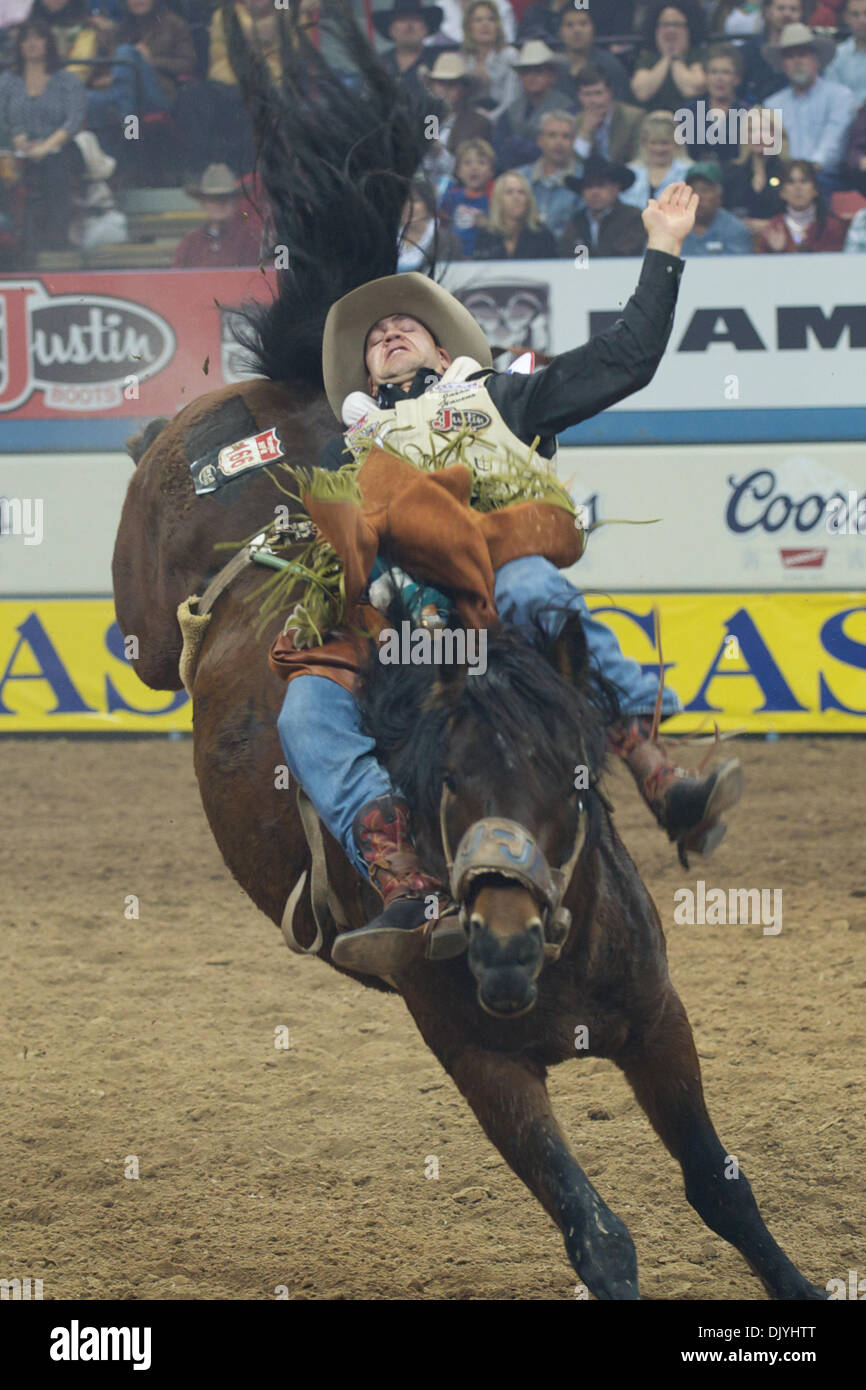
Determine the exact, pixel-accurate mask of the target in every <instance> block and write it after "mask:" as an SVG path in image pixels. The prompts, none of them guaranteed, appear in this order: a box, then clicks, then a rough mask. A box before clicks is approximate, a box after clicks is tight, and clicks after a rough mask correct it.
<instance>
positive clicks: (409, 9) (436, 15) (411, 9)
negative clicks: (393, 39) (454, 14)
mask: <svg viewBox="0 0 866 1390" xmlns="http://www.w3.org/2000/svg"><path fill="white" fill-rule="evenodd" d="M444 18H445V15H444V12H443V11H442V10H440V8H439V6H438V5H422V4H421V0H394V3H393V5H392V6H391V8H390V10H376V11H375V13H374V14H373V24H374V26H375V28H376V29H377V30H378V32H379V33H380V34H381V35H382V38H383V39H387V38H390V35H389V33H388V30H389V29H390V28H391V25H392V24H393V23H394V20H395V19H423V21H424V23H425V24H426V25H427V33H428V34H435V33H436V30H437V29H438V28H439V26H440V24H441V23H442V20H443V19H444Z"/></svg>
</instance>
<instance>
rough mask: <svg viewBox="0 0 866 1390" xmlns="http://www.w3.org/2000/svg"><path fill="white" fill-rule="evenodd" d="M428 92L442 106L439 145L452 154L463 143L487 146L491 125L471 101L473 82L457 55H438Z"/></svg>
mask: <svg viewBox="0 0 866 1390" xmlns="http://www.w3.org/2000/svg"><path fill="white" fill-rule="evenodd" d="M427 86H428V88H429V90H430V92H431V93H432V94H433V96H434V97H436V98H437V100H438V101H440V102H441V103H442V107H443V111H444V114H442V115H440V116H439V142H440V144H442V145H444V146H445V148H446V149H447V150H450V151H451V153H452V154H455V155H456V153H457V150H458V148H459V146H460V145H462V144H463V142H464V141H465V140H486V141H487V142H488V143H489V142H490V137H491V132H492V130H493V124H492V122H491V120H490V117H489V116H485V115H484V113H483V112H481V111H478V110H477V109H476V107H475V106H474V105H473V102H472V97H473V93H474V91H475V90H476V83H475V79H474V78H473V77H472V76H471V74H470V73H469V72H468V71H467V68H466V64H465V63H464V61H463V59H462V57H461V56H460V54H459V53H440V54H439V55H438V57H437V59H436V62H435V63H434V64H433V67H432V69H431V70H430V75H429V77H428V78H427Z"/></svg>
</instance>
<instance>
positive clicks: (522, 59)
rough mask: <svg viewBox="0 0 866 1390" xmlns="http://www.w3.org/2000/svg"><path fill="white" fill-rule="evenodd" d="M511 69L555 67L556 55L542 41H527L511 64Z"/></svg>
mask: <svg viewBox="0 0 866 1390" xmlns="http://www.w3.org/2000/svg"><path fill="white" fill-rule="evenodd" d="M511 66H512V67H513V68H544V67H548V66H550V67H556V54H555V53H554V52H553V49H552V48H548V46H547V44H546V43H545V42H544V39H529V40H528V41H527V42H526V43H525V44H524V45H523V47H522V48H521V50H520V53H519V55H518V57H517V58H515V59H514V60H513V62H512V64H511Z"/></svg>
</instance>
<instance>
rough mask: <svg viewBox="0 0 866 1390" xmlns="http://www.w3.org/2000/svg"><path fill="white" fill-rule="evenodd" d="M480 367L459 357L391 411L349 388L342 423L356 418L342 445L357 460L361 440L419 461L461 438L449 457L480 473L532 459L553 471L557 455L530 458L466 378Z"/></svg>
mask: <svg viewBox="0 0 866 1390" xmlns="http://www.w3.org/2000/svg"><path fill="white" fill-rule="evenodd" d="M481 370H482V368H481V365H480V363H478V362H476V361H475V360H474V359H473V358H471V357H458V358H457V359H456V361H454V362H452V363H451V365H450V367H449V368H448V370H447V371H446V372H445V374H444V376H443V377H442V378H441V379H440V380H438V381H436V382H435V383H434V384H433V385H432V386H430V387H428V389H427V390H426V391H425V392H424V394H423V395H421V396H414V397H409V396H406V397H405V398H404V399H402V400H398V401H397V404H396V405H395V406H394V407H393V408H392V409H389V410H382V409H380V408H379V406H377V405H376V403H375V401H374V400H373V399H372V397H370V396H364V395H363V393H361V392H355V393H353V394H352V395H351V396H348V397H347V398H346V401H345V403H344V406H343V419H344V422H347V421H349V420H351V419H352V418H353V417H355V422H354V423H352V424H350V425H349V428H348V429H347V431H346V434H345V440H346V447H347V448H348V449H349V450H350V451H351V453H352V454H353V455H354V457H355V458H356V459H360V458H362V457H363V456H364V451H363V448H362V445H363V444H364V443H365V442H366V441H367V440H372V441H373V442H375V443H378V444H381V445H382V447H383V448H385V449H390V450H391V451H392V452H394V453H398V454H401V455H402V456H403V457H404V458H408V459H409V460H410V461H412V462H414V461H416V460H417V461H419V462H420V460H421V459H422V458H426V459H429V458H430V456H431V454H442V453H444V452H445V451H446V450H447V449H448V446H449V445H450V444H452V443H454V442H455V441H458V440H459V443H458V444H457V447H456V448H455V449H454V451H453V453H451V454H449V456H448V458H449V462H453V463H469V464H471V465H472V466H473V467H474V468H476V469H477V470H478V472H479V473H495V472H497V471H501V470H502V469H504V468H509V467H511V468H513V467H514V465H515V464H528V463H530V461H531V462H532V465H533V466H534V467H535V468H537V469H540V470H541V471H542V472H551V473H553V472H554V469H555V456H554V458H553V459H549V460H548V459H546V458H541V457H539V455H538V454H536V455H535V456H534V457H533V455H532V450H531V448H530V446H529V445H528V444H524V442H523V440H522V439H518V437H517V435H516V434H514V433H513V432H512V431H511V430H510V429H509V427H508V425H506V423H505V421H504V420H503V418H502V416H501V415H500V413H499V411H498V410H497V408H496V406H495V405H494V403H493V400H492V399H491V397H490V394H489V392H488V390H487V387H486V385H485V381H484V380H481V381H467V379H466V378H467V377H470V376H472V375H473V374H474V373H475V372H480V371H481ZM362 410H363V412H364V413H363V414H361V415H360V418H357V416H358V414H359V413H360V411H362Z"/></svg>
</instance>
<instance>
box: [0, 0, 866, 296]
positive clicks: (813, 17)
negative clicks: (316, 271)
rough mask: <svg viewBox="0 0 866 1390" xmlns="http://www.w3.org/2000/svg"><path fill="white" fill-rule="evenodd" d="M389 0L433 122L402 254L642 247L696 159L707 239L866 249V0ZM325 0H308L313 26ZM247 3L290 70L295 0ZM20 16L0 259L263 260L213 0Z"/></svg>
mask: <svg viewBox="0 0 866 1390" xmlns="http://www.w3.org/2000/svg"><path fill="white" fill-rule="evenodd" d="M379 5H380V7H379V8H376V9H374V10H373V14H372V27H373V30H374V34H375V41H376V44H377V47H378V48H379V49H380V51H381V54H382V57H383V61H384V62H385V64H386V66H387V67H388V68H389V69H390V71H391V72H392V73H393V74H394V75H395V77H397V79H398V80H399V81H400V83H401V84H402V85H403V86H404V88H405V90H406V92H407V95H408V97H409V98H410V100H411V102H412V105H413V108H414V110H415V111H416V113H417V118H418V119H419V120H421V121H423V122H424V130H425V134H426V135H427V137H428V144H429V149H428V152H427V154H426V156H425V158H424V160H423V163H422V166H421V168H420V169H419V171H418V177H417V180H416V182H415V184H414V185H413V188H412V190H411V194H410V196H409V198H408V200H407V204H406V210H405V226H404V231H403V237H402V245H401V252H400V268H401V269H424V268H426V267H427V265H428V264H429V259H430V256H431V254H432V250H433V247H434V243H435V245H436V248H437V252H438V256H439V258H440V259H452V260H453V259H458V260H459V259H473V260H489V259H516V260H525V259H539V258H550V257H558V256H561V257H572V258H573V257H575V256H633V255H639V254H640V253H641V251H642V249H643V245H644V240H645V238H644V232H643V225H642V222H641V216H640V212H641V209H642V208H643V207H645V205H646V202H647V199H648V198H650V197H652V196H656V195H657V194H658V193H659V192H660V191H661V190H662V189H664V188H665V187H666V186H667V185H668V184H670V183H673V182H676V181H678V180H681V179H685V180H686V181H687V182H688V183H690V184H691V185H692V186H693V187H694V189H695V191H696V193H697V194H698V199H699V209H698V216H697V225H696V227H695V230H694V232H693V233H692V235H691V236H690V237H689V238H688V240H687V242H686V245H685V247H684V254H685V255H686V256H706V255H714V254H723V255H740V254H748V253H761V254H784V253H792V252H798V251H800V252H802V251H807V252H808V251H842V250H844V251H864V250H866V0H817V3H816V0H741V3H736V2H734V3H726V2H725V0H677V3H676V4H667V3H664V0H650V2H649V3H645V2H643V0H582V2H581V0H441V2H440V3H439V4H426V3H424V0H379ZM326 6H327V0H302V7H301V9H302V14H303V16H304V18H305V21H306V22H307V23H308V24H310V25H311V26H312V28H311V32H312V33H313V35H314V36H315V34H316V32H317V31H316V29H315V21H316V18H317V15H318V13H319V10H320V8H321V7H326ZM235 12H236V14H237V17H238V20H239V22H240V24H241V26H242V28H243V30H244V32H245V34H246V36H247V38H248V39H249V41H250V43H251V44H252V45H253V46H254V47H255V48H256V50H257V51H258V53H259V54H260V55H261V57H262V58H263V60H264V61H265V63H266V64H267V66H268V67H269V68H270V70H271V71H272V73H273V74H274V76H275V77H278V76H279V67H280V49H281V28H282V26H284V25H286V24H287V23H288V9H287V7H286V5H285V3H284V0H237V3H236V5H235ZM358 14H359V23H361V24H363V23H364V22H365V21H364V12H363V10H362V9H361V4H360V0H359V8H358ZM0 25H5V27H0V267H2V268H3V269H6V270H10V269H15V270H19V269H26V268H28V267H31V266H33V265H37V264H42V263H44V262H45V259H46V257H51V256H52V255H53V256H55V257H56V256H58V255H62V254H67V253H68V254H74V249H76V248H77V251H78V252H79V253H80V254H82V255H83V256H84V258H85V263H88V264H100V263H104V264H109V263H110V264H113V265H116V266H122V265H124V264H125V263H129V264H175V265H178V266H231V265H253V264H256V263H258V262H260V261H262V260H263V259H264V260H265V261H267V259H268V251H267V242H268V236H267V231H266V225H263V223H262V220H261V218H260V216H259V215H258V213H257V212H256V211H255V210H254V204H257V203H258V200H257V199H255V198H254V199H253V201H252V202H251V201H250V200H249V198H248V196H247V195H248V194H249V193H250V191H251V189H253V188H254V184H255V180H254V175H253V173H252V170H253V164H254V146H253V140H252V132H251V128H250V123H249V119H248V117H247V115H246V112H245V110H244V108H243V103H242V100H241V96H240V92H239V89H238V85H237V82H236V80H235V76H234V73H233V71H232V68H231V65H230V63H229V58H228V52H227V36H226V33H225V30H224V25H223V16H222V14H221V12H220V10H219V8H218V7H217V4H216V0H6V4H5V8H4V10H3V12H2V16H0ZM347 80H351V79H350V77H349V76H348V74H347ZM148 190H154V191H153V192H152V193H148V192H147V191H148ZM161 233H163V234H164V235H161ZM182 233H185V234H184V235H181V234H182ZM133 244H134V245H135V247H136V248H137V253H136V256H135V257H132V249H133ZM148 246H150V247H151V249H152V251H153V254H152V255H151V256H149V255H148ZM124 248H127V249H126V250H125V249H124ZM142 248H143V249H142ZM154 248H156V250H158V254H156V251H154V250H153V249H154ZM125 255H126V256H129V257H130V259H129V260H128V261H127V262H125V260H124V256H125Z"/></svg>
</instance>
